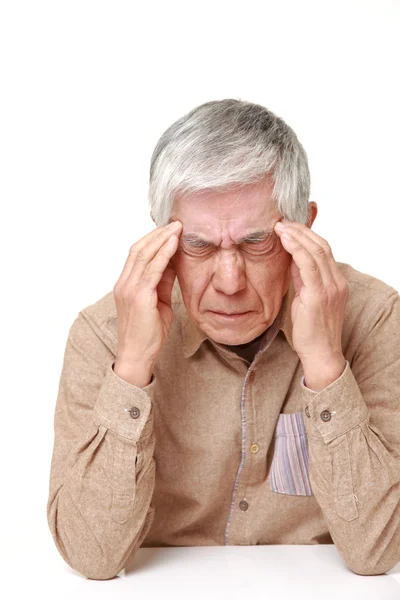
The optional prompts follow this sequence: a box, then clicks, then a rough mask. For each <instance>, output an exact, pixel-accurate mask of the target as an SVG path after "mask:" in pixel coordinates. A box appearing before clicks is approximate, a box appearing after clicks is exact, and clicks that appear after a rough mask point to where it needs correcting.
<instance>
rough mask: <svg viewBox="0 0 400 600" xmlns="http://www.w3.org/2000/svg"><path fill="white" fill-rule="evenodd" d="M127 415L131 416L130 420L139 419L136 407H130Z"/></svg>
mask: <svg viewBox="0 0 400 600" xmlns="http://www.w3.org/2000/svg"><path fill="white" fill-rule="evenodd" d="M129 414H130V415H131V417H132V419H137V418H138V417H140V410H139V409H138V408H137V406H132V408H131V409H130V411H129Z"/></svg>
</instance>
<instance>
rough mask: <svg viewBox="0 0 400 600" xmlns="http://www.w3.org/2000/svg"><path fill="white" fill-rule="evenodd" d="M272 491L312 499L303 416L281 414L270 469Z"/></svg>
mask: <svg viewBox="0 0 400 600" xmlns="http://www.w3.org/2000/svg"><path fill="white" fill-rule="evenodd" d="M270 487H271V490H272V491H273V492H278V493H280V494H290V495H292V496H314V494H313V491H312V489H311V483H310V476H309V456H308V439H307V434H306V430H305V425H304V421H303V413H302V412H295V413H287V414H284V413H281V414H280V415H279V418H278V423H277V426H276V429H275V448H274V455H273V459H272V463H271V470H270Z"/></svg>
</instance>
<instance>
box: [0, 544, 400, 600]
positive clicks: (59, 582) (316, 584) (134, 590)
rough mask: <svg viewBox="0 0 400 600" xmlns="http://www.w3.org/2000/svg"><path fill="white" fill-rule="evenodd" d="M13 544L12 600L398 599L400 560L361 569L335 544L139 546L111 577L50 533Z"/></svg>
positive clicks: (8, 571) (8, 578)
mask: <svg viewBox="0 0 400 600" xmlns="http://www.w3.org/2000/svg"><path fill="white" fill-rule="evenodd" d="M15 541H16V540H15ZM9 550H11V552H8V553H7V555H6V556H5V555H3V557H2V567H3V569H4V570H3V569H2V570H3V573H2V576H1V589H2V591H4V590H5V589H6V588H7V596H4V595H3V594H2V597H3V598H6V597H7V600H8V599H9V598H16V599H18V600H19V599H21V600H22V599H23V598H30V597H32V596H33V597H36V595H37V597H41V598H44V599H45V600H47V599H48V598H49V599H50V598H52V599H53V598H54V599H57V600H59V599H63V598H68V600H81V599H82V600H83V599H85V600H90V599H91V598H93V599H96V600H102V599H103V598H113V600H115V599H116V600H120V599H121V600H122V599H124V598H127V599H128V598H129V600H136V599H140V600H153V599H162V600H169V599H174V600H180V599H182V600H183V599H184V600H197V599H202V600H203V599H205V600H214V599H215V600H239V599H240V600H245V599H249V600H258V599H261V598H262V599H267V598H268V599H269V598H271V599H272V598H279V599H280V600H282V599H285V598H296V600H302V599H303V598H304V599H307V600H314V599H317V598H318V600H331V599H335V600H338V599H339V600H347V599H349V600H350V599H351V600H358V599H360V600H361V599H362V600H392V599H393V600H400V564H398V565H397V566H396V567H393V569H391V570H390V571H389V572H388V573H386V574H384V575H376V576H361V575H356V574H355V573H353V572H352V571H350V570H349V569H348V567H347V565H346V564H345V563H344V562H343V560H342V558H341V556H340V554H339V553H338V551H337V549H336V547H335V546H334V545H333V544H315V545H304V546H300V545H293V546H289V545H274V546H271V545H269V546H198V547H193V546H189V547H168V548H139V550H138V551H137V553H136V554H135V555H134V557H133V560H132V561H131V565H130V567H129V568H127V569H123V570H122V571H120V573H119V574H118V575H117V577H115V578H114V579H109V580H91V579H87V578H86V577H84V576H83V575H81V574H80V573H78V572H77V571H74V570H73V569H71V568H70V567H69V566H68V565H67V564H66V563H65V562H64V560H63V559H62V558H61V556H60V555H59V554H58V552H57V550H56V548H55V546H53V545H52V540H49V538H47V542H46V543H45V544H44V545H41V546H40V547H39V548H38V550H37V551H36V552H28V553H27V554H24V552H23V549H22V548H21V545H20V544H15V546H14V551H13V549H10V548H9ZM26 550H27V549H26ZM13 555H14V556H13ZM24 556H25V558H24Z"/></svg>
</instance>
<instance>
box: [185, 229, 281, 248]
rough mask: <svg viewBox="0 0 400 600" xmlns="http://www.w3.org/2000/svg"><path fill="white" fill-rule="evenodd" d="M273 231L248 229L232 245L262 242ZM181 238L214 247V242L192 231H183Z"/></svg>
mask: <svg viewBox="0 0 400 600" xmlns="http://www.w3.org/2000/svg"><path fill="white" fill-rule="evenodd" d="M274 233H275V231H274V230H273V229H258V230H256V231H250V232H248V233H247V234H246V235H245V236H244V237H242V238H240V239H239V240H238V241H237V242H236V244H234V245H235V246H236V245H239V244H242V243H243V242H263V241H264V240H267V239H269V238H270V237H272V235H273V234H274ZM181 240H183V241H185V242H203V243H205V244H208V245H210V246H214V247H216V244H214V243H213V242H210V241H209V240H206V239H204V238H203V237H202V236H200V235H198V234H197V233H194V232H189V233H184V234H183V235H181Z"/></svg>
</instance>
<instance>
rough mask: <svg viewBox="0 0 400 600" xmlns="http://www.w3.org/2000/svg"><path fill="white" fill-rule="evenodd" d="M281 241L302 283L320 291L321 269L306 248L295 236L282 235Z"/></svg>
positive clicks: (322, 284) (322, 285)
mask: <svg viewBox="0 0 400 600" xmlns="http://www.w3.org/2000/svg"><path fill="white" fill-rule="evenodd" d="M281 242H282V244H283V247H284V248H285V250H287V252H290V254H291V255H292V256H293V260H294V261H295V263H296V265H297V267H298V269H299V271H300V275H301V280H302V282H303V285H304V286H305V287H306V288H308V289H310V290H312V291H314V290H315V291H317V292H320V291H321V290H322V289H323V287H324V282H323V280H322V276H321V271H320V268H319V265H318V263H317V262H316V261H315V259H314V258H313V257H312V256H311V254H310V253H309V252H308V250H307V249H306V248H305V247H304V246H303V245H302V244H301V243H300V242H299V241H298V240H296V239H295V238H286V236H285V235H282V237H281Z"/></svg>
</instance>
